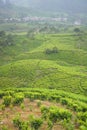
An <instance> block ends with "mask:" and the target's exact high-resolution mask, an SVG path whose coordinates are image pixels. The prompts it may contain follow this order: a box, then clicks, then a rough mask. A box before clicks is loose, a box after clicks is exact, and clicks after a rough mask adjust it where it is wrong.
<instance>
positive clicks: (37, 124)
mask: <svg viewBox="0 0 87 130" xmlns="http://www.w3.org/2000/svg"><path fill="white" fill-rule="evenodd" d="M42 123H43V121H42V119H41V118H33V119H32V120H31V121H30V125H31V128H32V129H34V130H38V129H39V128H40V127H41V125H42Z"/></svg>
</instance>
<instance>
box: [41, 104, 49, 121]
mask: <svg viewBox="0 0 87 130" xmlns="http://www.w3.org/2000/svg"><path fill="white" fill-rule="evenodd" d="M48 112H49V108H47V107H45V106H41V113H42V118H44V119H47V116H48Z"/></svg>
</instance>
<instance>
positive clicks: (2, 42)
mask: <svg viewBox="0 0 87 130" xmlns="http://www.w3.org/2000/svg"><path fill="white" fill-rule="evenodd" d="M13 44H14V36H13V35H11V34H8V35H7V34H6V33H5V31H0V46H9V45H13Z"/></svg>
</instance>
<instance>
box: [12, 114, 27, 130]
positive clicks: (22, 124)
mask: <svg viewBox="0 0 87 130" xmlns="http://www.w3.org/2000/svg"><path fill="white" fill-rule="evenodd" d="M13 124H14V126H15V127H17V128H18V129H19V130H29V129H28V122H24V121H21V119H20V117H19V116H17V117H15V118H14V119H13Z"/></svg>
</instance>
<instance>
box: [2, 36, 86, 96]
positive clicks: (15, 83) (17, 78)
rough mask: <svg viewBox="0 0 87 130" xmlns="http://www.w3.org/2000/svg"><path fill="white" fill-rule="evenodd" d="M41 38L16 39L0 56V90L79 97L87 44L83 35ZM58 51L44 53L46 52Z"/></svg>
mask: <svg viewBox="0 0 87 130" xmlns="http://www.w3.org/2000/svg"><path fill="white" fill-rule="evenodd" d="M78 37H79V36H76V35H73V34H72V35H69V34H48V35H47V34H44V35H43V34H41V35H39V34H38V35H36V36H35V37H34V38H33V39H30V38H28V37H26V36H23V35H20V36H17V38H16V39H15V40H16V43H15V45H13V46H8V47H5V48H3V47H2V49H1V50H2V52H1V54H0V55H1V57H0V58H1V63H0V64H1V67H0V76H1V81H0V88H5V87H6V88H8V87H12V88H15V87H18V88H20V87H29V88H38V87H39V88H49V89H54V88H55V89H58V90H64V91H68V92H74V93H79V94H84V95H85V94H86V91H87V71H86V69H87V60H86V59H87V49H86V48H87V44H86V43H87V42H86V35H84V37H83V39H84V41H83V39H82V42H81V41H80V43H79V39H78ZM54 47H56V48H57V49H58V52H57V53H50V54H49V53H46V49H49V50H52V49H53V48H54Z"/></svg>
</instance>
